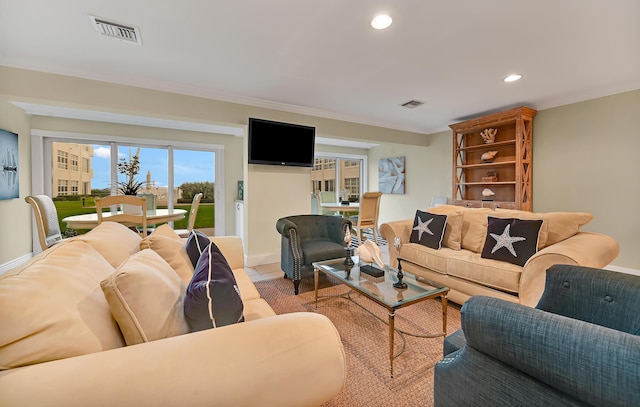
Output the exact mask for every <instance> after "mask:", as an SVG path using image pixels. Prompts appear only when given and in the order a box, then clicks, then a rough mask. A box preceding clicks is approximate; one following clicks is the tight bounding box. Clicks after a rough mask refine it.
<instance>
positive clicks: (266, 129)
mask: <svg viewBox="0 0 640 407" xmlns="http://www.w3.org/2000/svg"><path fill="white" fill-rule="evenodd" d="M315 141H316V128H315V127H310V126H303V125H300V124H291V123H282V122H274V121H271V120H264V119H256V118H253V117H250V118H249V161H248V162H249V164H264V165H280V166H291V167H313V156H314V148H315Z"/></svg>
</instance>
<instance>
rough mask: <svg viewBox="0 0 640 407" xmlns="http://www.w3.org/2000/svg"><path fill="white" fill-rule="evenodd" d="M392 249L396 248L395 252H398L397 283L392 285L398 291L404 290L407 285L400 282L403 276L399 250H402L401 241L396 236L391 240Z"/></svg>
mask: <svg viewBox="0 0 640 407" xmlns="http://www.w3.org/2000/svg"><path fill="white" fill-rule="evenodd" d="M393 247H395V248H396V251H397V252H398V282H397V283H395V284H393V286H394V287H395V288H400V289H404V288H407V283H404V282H402V278H403V277H404V275H403V274H402V264H400V260H402V259H401V257H400V249H401V248H402V240H401V239H400V238H399V237H398V236H396V237H394V238H393Z"/></svg>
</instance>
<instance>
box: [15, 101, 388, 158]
mask: <svg viewBox="0 0 640 407" xmlns="http://www.w3.org/2000/svg"><path fill="white" fill-rule="evenodd" d="M11 103H12V104H14V105H15V106H17V107H19V108H21V109H22V110H24V111H25V113H27V114H28V115H31V116H46V117H58V118H63V119H75V120H90V121H97V122H105V123H117V124H128V125H133V126H145V127H157V128H161V129H173V130H186V131H198V132H203V133H214V134H227V135H231V136H238V137H241V136H244V134H245V129H244V128H245V126H232V125H226V126H225V125H220V124H210V123H198V122H191V121H184V120H169V119H159V118H156V117H147V116H137V115H129V114H122V113H109V112H100V111H96V110H88V109H78V108H71V107H62V106H54V105H43V104H38V103H29V102H18V101H11ZM316 144H323V145H329V146H338V147H351V148H362V149H370V148H372V147H376V146H378V145H379V144H375V143H368V142H362V141H351V140H344V139H334V138H328V137H316Z"/></svg>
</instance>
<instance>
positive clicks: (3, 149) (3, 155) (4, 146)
mask: <svg viewBox="0 0 640 407" xmlns="http://www.w3.org/2000/svg"><path fill="white" fill-rule="evenodd" d="M19 185H20V183H19V182H18V135H17V134H16V133H12V132H10V131H6V130H0V199H16V198H18V197H20V191H19Z"/></svg>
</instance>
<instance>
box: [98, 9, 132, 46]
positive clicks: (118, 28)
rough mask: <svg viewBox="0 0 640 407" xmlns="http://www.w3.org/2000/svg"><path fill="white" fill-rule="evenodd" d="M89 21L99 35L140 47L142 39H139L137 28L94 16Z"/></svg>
mask: <svg viewBox="0 0 640 407" xmlns="http://www.w3.org/2000/svg"><path fill="white" fill-rule="evenodd" d="M89 19H90V20H91V22H92V23H93V27H94V28H95V30H96V31H97V32H98V34H100V35H105V36H107V37H111V38H116V39H119V40H122V41H126V42H130V43H133V44H138V45H142V38H141V37H140V30H139V29H138V27H134V26H127V25H123V24H119V23H114V22H112V21H107V20H103V19H101V18H97V17H94V16H89Z"/></svg>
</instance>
